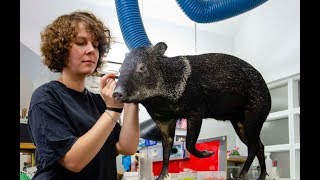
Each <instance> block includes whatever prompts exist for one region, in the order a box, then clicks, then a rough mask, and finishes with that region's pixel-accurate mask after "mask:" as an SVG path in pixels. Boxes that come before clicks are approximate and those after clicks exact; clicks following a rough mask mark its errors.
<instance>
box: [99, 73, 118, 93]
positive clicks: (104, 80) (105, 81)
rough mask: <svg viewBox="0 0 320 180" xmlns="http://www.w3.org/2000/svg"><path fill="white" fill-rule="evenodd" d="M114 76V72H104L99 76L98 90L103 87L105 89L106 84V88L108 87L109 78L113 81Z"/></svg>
mask: <svg viewBox="0 0 320 180" xmlns="http://www.w3.org/2000/svg"><path fill="white" fill-rule="evenodd" d="M114 77H115V74H112V73H111V74H105V75H104V76H102V77H101V80H100V91H102V90H103V89H105V87H106V86H107V87H108V88H109V87H110V80H113V81H114ZM108 82H109V85H108Z"/></svg>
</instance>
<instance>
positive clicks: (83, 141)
mask: <svg viewBox="0 0 320 180" xmlns="http://www.w3.org/2000/svg"><path fill="white" fill-rule="evenodd" d="M108 113H109V114H110V115H111V116H112V117H113V118H114V119H119V117H120V113H117V112H112V111H108ZM114 126H115V123H113V119H112V118H111V117H110V116H109V115H108V114H107V112H104V113H103V114H102V115H101V117H100V118H99V119H98V121H97V122H96V124H95V125H94V126H93V127H92V128H91V129H90V130H89V131H88V132H87V133H85V134H84V135H83V136H81V137H79V138H78V140H77V141H76V142H75V143H74V145H73V146H72V147H71V149H70V150H69V151H68V152H67V153H66V155H65V156H64V157H63V158H62V159H60V160H59V163H60V164H61V165H62V166H64V167H65V168H66V169H69V170H70V171H73V172H79V171H81V170H82V169H83V168H84V167H85V166H86V165H87V164H88V163H89V162H90V161H91V160H92V159H93V158H94V157H95V156H96V155H97V153H98V152H99V150H100V149H101V147H102V146H103V144H104V143H105V141H106V140H107V138H108V137H109V135H110V133H111V131H112V130H113V128H114Z"/></svg>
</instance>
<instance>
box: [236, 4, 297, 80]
mask: <svg viewBox="0 0 320 180" xmlns="http://www.w3.org/2000/svg"><path fill="white" fill-rule="evenodd" d="M299 8H300V1H299V0H280V1H278V0H269V1H268V2H266V3H265V4H264V5H262V6H259V7H257V8H256V9H253V10H251V11H249V12H247V13H248V16H247V20H246V21H245V22H244V24H243V25H242V26H241V29H240V31H239V32H238V34H237V36H236V37H235V42H234V46H235V51H234V54H235V55H237V56H238V57H240V58H243V59H245V60H246V61H247V62H249V63H251V64H252V65H253V66H254V67H256V68H257V69H258V70H259V71H260V72H261V74H262V75H263V76H264V78H265V80H266V81H267V82H270V81H274V80H276V79H280V78H283V77H286V76H289V75H292V74H296V73H298V72H300V10H299Z"/></svg>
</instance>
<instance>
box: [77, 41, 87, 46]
mask: <svg viewBox="0 0 320 180" xmlns="http://www.w3.org/2000/svg"><path fill="white" fill-rule="evenodd" d="M76 44H77V45H79V46H84V45H85V44H86V43H85V42H83V41H77V42H76Z"/></svg>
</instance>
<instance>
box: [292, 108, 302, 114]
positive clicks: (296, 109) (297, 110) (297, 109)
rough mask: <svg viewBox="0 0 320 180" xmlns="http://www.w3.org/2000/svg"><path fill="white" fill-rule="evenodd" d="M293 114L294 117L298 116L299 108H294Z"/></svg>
mask: <svg viewBox="0 0 320 180" xmlns="http://www.w3.org/2000/svg"><path fill="white" fill-rule="evenodd" d="M293 114H294V115H300V107H298V108H294V109H293Z"/></svg>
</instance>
